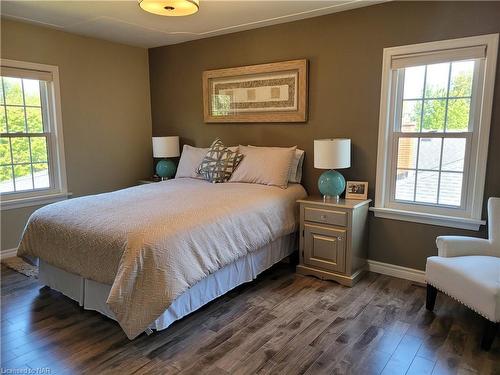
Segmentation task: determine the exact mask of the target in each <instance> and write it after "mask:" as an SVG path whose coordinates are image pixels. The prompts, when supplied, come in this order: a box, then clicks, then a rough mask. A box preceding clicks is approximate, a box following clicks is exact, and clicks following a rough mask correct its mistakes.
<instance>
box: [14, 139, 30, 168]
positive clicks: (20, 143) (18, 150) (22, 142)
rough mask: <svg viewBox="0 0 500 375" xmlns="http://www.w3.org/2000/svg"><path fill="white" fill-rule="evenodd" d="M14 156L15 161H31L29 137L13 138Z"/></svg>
mask: <svg viewBox="0 0 500 375" xmlns="http://www.w3.org/2000/svg"><path fill="white" fill-rule="evenodd" d="M11 143H12V157H13V159H14V164H15V163H29V162H31V160H30V145H29V140H28V138H12V139H11Z"/></svg>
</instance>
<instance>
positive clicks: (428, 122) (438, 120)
mask: <svg viewBox="0 0 500 375" xmlns="http://www.w3.org/2000/svg"><path fill="white" fill-rule="evenodd" d="M445 115H446V99H439V100H426V101H424V118H423V124H422V131H423V132H442V131H444V119H445Z"/></svg>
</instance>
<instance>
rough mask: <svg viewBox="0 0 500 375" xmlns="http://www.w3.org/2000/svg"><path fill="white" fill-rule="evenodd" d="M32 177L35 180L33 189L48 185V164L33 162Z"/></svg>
mask: <svg viewBox="0 0 500 375" xmlns="http://www.w3.org/2000/svg"><path fill="white" fill-rule="evenodd" d="M33 179H34V180H35V189H43V188H48V187H50V181H49V165H48V164H47V163H39V164H33Z"/></svg>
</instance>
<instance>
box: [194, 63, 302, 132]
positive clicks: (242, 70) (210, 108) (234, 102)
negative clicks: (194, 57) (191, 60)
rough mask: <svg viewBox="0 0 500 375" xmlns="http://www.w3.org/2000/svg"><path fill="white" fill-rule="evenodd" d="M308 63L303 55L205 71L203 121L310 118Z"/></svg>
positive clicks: (264, 120) (269, 120) (294, 120)
mask: <svg viewBox="0 0 500 375" xmlns="http://www.w3.org/2000/svg"><path fill="white" fill-rule="evenodd" d="M307 66H308V65H307V60H305V59H303V60H291V61H283V62H277V63H271V64H260V65H249V66H242V67H238V68H228V69H217V70H207V71H204V72H203V117H204V121H205V122H207V123H211V122H305V121H307Z"/></svg>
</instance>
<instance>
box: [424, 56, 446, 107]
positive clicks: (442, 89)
mask: <svg viewBox="0 0 500 375" xmlns="http://www.w3.org/2000/svg"><path fill="white" fill-rule="evenodd" d="M449 69H450V63H443V64H432V65H427V77H426V81H425V97H426V98H444V97H446V94H447V92H448V75H449Z"/></svg>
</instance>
